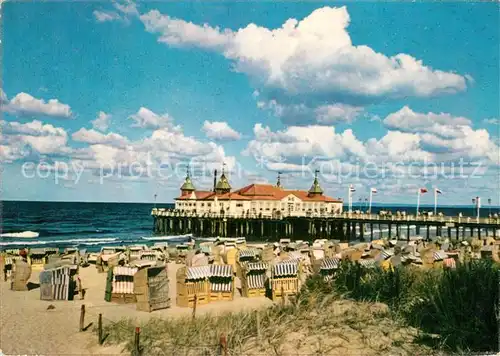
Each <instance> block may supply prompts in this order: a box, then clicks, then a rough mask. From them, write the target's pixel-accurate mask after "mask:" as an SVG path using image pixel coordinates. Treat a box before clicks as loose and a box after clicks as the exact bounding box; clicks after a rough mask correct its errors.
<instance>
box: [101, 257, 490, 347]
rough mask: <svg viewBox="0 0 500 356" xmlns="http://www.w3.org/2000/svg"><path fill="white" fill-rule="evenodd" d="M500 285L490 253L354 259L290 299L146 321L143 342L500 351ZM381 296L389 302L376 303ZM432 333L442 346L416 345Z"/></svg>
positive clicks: (116, 329)
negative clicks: (408, 263) (433, 261)
mask: <svg viewBox="0 0 500 356" xmlns="http://www.w3.org/2000/svg"><path fill="white" fill-rule="evenodd" d="M498 291H499V267H498V265H495V264H493V263H492V262H489V261H484V260H481V261H472V262H470V263H467V264H465V265H461V266H459V267H458V268H457V269H455V270H428V271H422V270H418V269H413V268H409V267H402V268H396V269H394V270H393V271H383V270H381V269H365V268H362V267H361V266H359V265H357V264H353V263H348V262H346V263H343V264H342V266H341V268H340V269H339V271H338V273H337V277H336V279H335V280H334V281H332V282H325V281H324V280H323V279H322V278H321V277H319V276H313V277H311V278H309V279H308V280H307V281H306V283H305V284H304V286H303V288H302V290H301V292H300V293H299V295H298V296H297V298H296V299H294V300H291V301H290V303H287V304H286V305H275V306H273V307H270V308H266V309H261V310H259V311H255V312H239V313H228V314H223V315H219V316H214V315H201V316H198V317H197V318H196V319H194V320H193V319H192V318H190V317H186V318H175V319H167V320H165V319H158V318H152V319H151V320H149V321H148V322H147V323H145V324H143V325H141V346H142V347H143V349H144V350H145V354H148V355H149V354H154V355H171V354H176V355H206V356H208V355H217V354H220V349H219V346H218V345H219V340H220V336H221V335H226V337H227V346H228V350H230V353H229V354H230V355H233V354H234V355H239V354H245V355H253V354H255V355H257V354H266V355H268V354H269V355H288V354H290V353H289V352H292V354H293V352H297V350H301V352H303V353H306V352H309V353H310V354H325V355H326V354H329V353H328V350H341V351H342V350H344V351H343V352H344V353H345V352H350V351H349V350H351V349H349V347H351V346H352V347H356V348H357V349H353V350H358V349H359V348H365V349H363V350H369V351H373V352H374V354H379V353H387V352H389V353H391V354H394V352H395V353H396V354H409V355H411V354H422V353H424V354H430V353H439V352H440V351H441V350H445V351H446V352H450V351H451V352H459V353H463V352H468V351H474V352H479V351H497V347H498V328H497V315H498V314H497V313H498V308H497V306H498V297H499V295H498ZM349 300H354V301H349ZM374 302H380V303H384V304H382V306H384V305H385V304H386V305H387V306H388V307H387V306H386V307H385V308H380V307H375V308H374V305H377V304H373V303H374ZM378 305H379V306H380V305H381V304H378ZM257 314H258V315H259V325H260V338H258V333H257ZM389 316H390V317H389ZM405 325H406V327H405ZM135 326H137V325H135V323H134V322H133V321H132V320H122V321H120V322H118V323H115V324H111V325H107V326H106V330H105V333H107V334H109V337H108V339H107V340H106V342H108V343H125V347H126V348H127V349H128V350H132V348H133V343H132V341H133V337H132V331H133V330H134V327H135ZM427 335H432V336H433V337H432V338H426V336H427ZM426 339H429V340H432V341H433V342H432V343H433V347H434V350H431V349H430V348H429V349H426V348H419V347H420V346H416V345H415V344H416V342H418V341H419V340H420V341H425V340H426ZM301 340H302V341H301ZM332 340H334V341H335V340H336V341H335V342H334V341H332ZM427 345H429V343H427ZM426 347H427V346H426ZM287 350H288V351H287ZM337 352H339V351H337ZM352 352H355V351H352ZM341 353H342V352H341ZM365 354H370V353H369V352H368V351H367V353H365Z"/></svg>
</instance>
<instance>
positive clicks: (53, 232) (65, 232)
mask: <svg viewBox="0 0 500 356" xmlns="http://www.w3.org/2000/svg"><path fill="white" fill-rule="evenodd" d="M112 233H116V230H111V229H81V230H78V229H71V228H65V227H60V228H59V230H40V234H41V236H45V237H48V236H65V235H83V234H85V235H94V234H95V235H98V234H112Z"/></svg>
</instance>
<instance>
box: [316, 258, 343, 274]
mask: <svg viewBox="0 0 500 356" xmlns="http://www.w3.org/2000/svg"><path fill="white" fill-rule="evenodd" d="M339 265H340V258H324V259H323V261H322V262H321V266H320V270H324V271H327V270H334V269H337V268H339Z"/></svg>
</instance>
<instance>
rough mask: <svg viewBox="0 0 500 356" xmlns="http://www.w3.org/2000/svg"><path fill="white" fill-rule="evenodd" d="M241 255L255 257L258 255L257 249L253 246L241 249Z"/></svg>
mask: <svg viewBox="0 0 500 356" xmlns="http://www.w3.org/2000/svg"><path fill="white" fill-rule="evenodd" d="M238 254H239V256H240V258H241V257H244V258H250V257H255V256H256V255H257V250H255V249H253V248H247V249H242V250H240V251H239V253H238Z"/></svg>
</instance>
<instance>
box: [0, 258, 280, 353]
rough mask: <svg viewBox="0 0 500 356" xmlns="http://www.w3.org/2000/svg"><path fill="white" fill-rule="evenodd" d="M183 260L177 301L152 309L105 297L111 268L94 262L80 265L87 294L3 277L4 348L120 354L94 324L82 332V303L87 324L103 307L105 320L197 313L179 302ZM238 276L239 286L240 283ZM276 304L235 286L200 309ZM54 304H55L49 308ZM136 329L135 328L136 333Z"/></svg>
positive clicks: (0, 336)
mask: <svg viewBox="0 0 500 356" xmlns="http://www.w3.org/2000/svg"><path fill="white" fill-rule="evenodd" d="M180 267H182V265H177V264H175V263H169V265H168V272H169V278H170V298H171V302H172V306H171V307H170V308H168V309H163V310H158V311H154V312H152V313H147V312H142V311H137V310H136V306H135V304H116V303H108V302H106V301H105V300H104V290H105V283H106V274H105V273H97V270H96V268H95V267H94V266H93V265H91V266H89V267H86V268H80V269H79V274H80V278H81V280H82V283H83V287H84V289H85V290H86V295H85V300H79V299H78V296H76V297H75V300H73V301H43V300H40V289H39V288H34V289H32V290H30V291H26V292H15V291H11V290H10V289H9V285H10V283H9V282H3V281H2V282H0V299H1V304H0V323H1V325H2V327H1V329H0V349H1V350H2V352H3V353H4V354H43V355H56V354H57V355H62V354H64V355H98V354H99V355H103V354H108V355H110V354H119V353H120V351H121V348H119V347H107V348H105V347H100V346H99V345H98V344H97V336H96V334H95V333H93V332H92V327H93V326H91V327H90V328H89V329H88V330H87V331H85V332H79V318H80V309H81V305H82V304H85V308H86V315H85V325H88V324H90V323H91V322H92V323H93V325H94V326H95V325H97V319H98V315H99V313H101V314H102V315H103V323H104V324H106V323H110V322H113V321H118V320H120V319H122V318H132V319H135V320H137V323H138V324H139V323H140V322H144V321H147V320H148V319H149V318H152V317H158V318H169V317H182V316H189V315H192V309H191V308H180V307H177V306H176V303H175V296H176V279H175V275H176V271H177V269H178V268H180ZM38 275H39V271H36V270H34V271H33V272H32V276H31V279H30V282H31V283H34V284H38ZM238 282H239V281H238V280H236V287H238V286H239V283H238ZM271 304H272V301H271V300H269V299H267V298H264V297H261V298H242V297H241V296H240V294H239V291H238V290H236V292H235V298H234V300H233V301H232V302H212V303H209V304H207V305H200V306H198V308H197V315H202V314H205V313H213V314H220V313H224V312H231V311H239V310H249V309H257V308H261V307H265V306H269V305H271ZM49 305H53V306H54V307H55V309H51V310H48V309H47V307H48V306H49ZM133 332H134V331H133V330H130V334H131V338H132V337H133Z"/></svg>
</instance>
